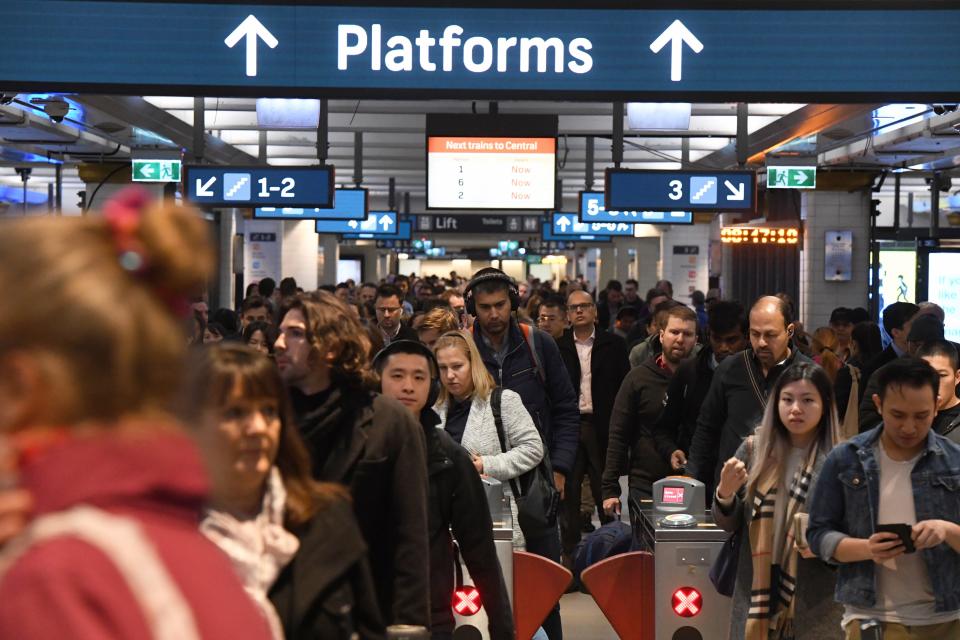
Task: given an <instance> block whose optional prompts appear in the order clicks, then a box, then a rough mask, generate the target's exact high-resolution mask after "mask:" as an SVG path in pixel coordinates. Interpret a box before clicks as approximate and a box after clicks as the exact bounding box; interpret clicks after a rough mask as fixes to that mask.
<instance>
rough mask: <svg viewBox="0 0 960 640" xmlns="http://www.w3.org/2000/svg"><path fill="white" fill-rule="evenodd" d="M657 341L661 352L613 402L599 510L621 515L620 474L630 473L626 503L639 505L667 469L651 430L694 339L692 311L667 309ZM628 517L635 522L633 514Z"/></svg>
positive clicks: (625, 381)
mask: <svg viewBox="0 0 960 640" xmlns="http://www.w3.org/2000/svg"><path fill="white" fill-rule="evenodd" d="M660 341H661V344H662V345H663V353H661V354H660V355H659V356H651V357H649V358H648V359H647V360H645V361H644V362H643V363H641V364H640V366H639V367H634V368H633V369H631V370H630V373H628V374H627V376H626V377H625V378H624V379H623V384H622V385H620V390H619V391H618V392H617V398H616V400H615V401H614V404H613V411H612V413H611V416H610V435H609V442H608V444H607V460H606V466H605V467H604V471H603V482H602V491H603V509H604V511H606V512H607V513H608V514H610V515H614V516H619V514H620V511H621V505H620V476H621V475H623V474H624V473H628V472H629V474H630V503H631V504H634V503H636V504H639V501H640V500H641V499H643V498H650V497H652V495H653V483H654V482H656V481H657V480H659V479H661V478H663V477H665V476H666V475H667V474H669V473H670V467H669V466H668V465H667V464H666V462H664V460H663V459H662V458H661V457H660V455H659V454H658V453H657V450H656V447H655V446H654V442H653V433H652V430H653V425H654V423H656V421H657V419H658V418H659V417H660V412H661V411H662V410H663V396H664V394H665V393H666V391H667V385H668V384H669V382H670V378H671V377H673V374H674V372H675V371H676V370H677V367H679V366H680V363H681V362H683V361H684V360H685V359H687V358H688V357H690V354H691V353H692V352H693V346H694V345H695V344H696V343H697V316H696V314H695V313H694V312H693V310H692V309H690V308H689V307H684V306H682V305H679V306H676V307H672V308H671V309H670V310H669V311H667V316H666V321H665V322H664V326H663V329H661V330H660ZM636 515H637V514H631V516H634V517H635V516H636ZM631 521H634V522H635V521H636V520H635V519H634V518H633V517H632V518H631Z"/></svg>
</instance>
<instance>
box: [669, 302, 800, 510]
mask: <svg viewBox="0 0 960 640" xmlns="http://www.w3.org/2000/svg"><path fill="white" fill-rule="evenodd" d="M793 332H794V325H793V317H792V311H791V307H790V304H789V303H788V302H786V301H784V300H781V299H780V298H777V297H776V296H764V297H762V298H760V299H759V300H757V302H756V303H755V304H754V305H753V308H751V309H750V347H751V348H750V349H747V350H746V351H742V352H741V353H740V354H739V355H736V356H734V357H729V358H727V359H726V360H724V361H723V362H721V363H720V365H719V366H717V368H716V370H715V371H714V375H713V382H711V383H710V389H709V390H708V391H707V397H706V399H705V400H704V401H703V407H702V408H701V409H700V417H699V418H698V420H697V428H696V430H695V431H694V434H693V441H692V443H691V445H690V458H689V460H688V462H687V473H688V475H690V476H692V477H694V478H697V479H698V480H700V481H701V482H703V483H704V484H705V485H707V495H711V492H712V491H713V487H715V486H716V482H717V481H718V480H719V478H720V469H721V468H722V467H723V463H724V462H726V461H727V460H729V459H730V458H731V457H733V454H734V453H736V451H737V448H738V447H739V446H740V443H741V442H743V439H744V438H746V437H747V436H749V435H752V434H753V431H754V429H755V428H756V426H757V424H759V423H760V418H761V416H762V415H763V411H764V408H765V407H766V404H767V398H768V396H769V395H770V390H771V389H772V388H773V385H774V383H775V382H776V381H777V378H778V377H779V376H780V374H781V373H782V372H783V370H784V369H786V368H787V367H789V366H790V365H792V364H795V363H798V362H812V360H810V358H808V357H806V356H805V355H803V354H802V353H799V352H798V351H796V350H795V349H793V348H791V346H790V340H791V338H793Z"/></svg>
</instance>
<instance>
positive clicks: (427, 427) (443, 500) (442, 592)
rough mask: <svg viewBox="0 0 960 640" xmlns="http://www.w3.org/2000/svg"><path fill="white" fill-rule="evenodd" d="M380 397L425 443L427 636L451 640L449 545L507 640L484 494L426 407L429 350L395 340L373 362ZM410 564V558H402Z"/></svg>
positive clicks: (436, 389) (432, 378)
mask: <svg viewBox="0 0 960 640" xmlns="http://www.w3.org/2000/svg"><path fill="white" fill-rule="evenodd" d="M373 366H374V369H376V371H377V373H379V374H380V389H381V392H382V393H383V395H385V396H388V397H391V398H394V399H395V400H398V401H399V402H400V403H401V404H403V405H404V406H405V407H406V408H407V409H408V410H409V411H410V412H411V413H412V414H413V415H414V416H415V417H416V418H418V419H419V420H420V424H421V425H422V426H423V430H424V435H425V437H426V441H427V474H428V477H429V481H430V493H429V499H428V501H427V511H428V534H429V542H430V609H431V611H430V617H431V633H432V635H431V637H432V638H433V639H434V640H449V639H450V638H452V636H453V631H454V619H453V611H452V609H451V601H452V598H453V593H454V588H455V587H459V586H462V585H458V584H457V579H456V576H457V575H458V573H457V572H456V571H455V570H454V567H455V563H456V562H458V560H457V559H456V558H455V557H454V547H453V544H452V539H451V530H452V532H453V535H452V538H453V539H455V540H456V542H457V545H458V546H459V550H460V554H461V555H462V556H463V560H464V562H465V563H466V565H467V569H468V570H469V572H470V577H471V578H472V579H473V582H474V586H476V587H477V589H478V590H479V591H480V594H481V598H482V601H483V605H484V607H485V608H486V611H487V617H488V625H489V634H490V638H492V639H494V640H513V638H514V627H513V613H512V611H511V608H510V600H509V597H508V594H507V587H506V583H505V582H504V580H503V572H502V571H501V570H500V562H499V560H498V559H497V550H496V547H495V546H494V542H493V522H492V520H491V517H490V508H489V506H488V505H487V498H486V492H485V491H484V488H483V484H482V482H481V480H480V475H479V474H478V473H477V471H476V469H475V468H474V465H473V461H472V460H471V457H470V454H469V453H467V451H466V450H465V449H464V448H463V447H461V446H460V445H458V444H457V443H456V442H454V441H453V439H452V438H451V437H450V436H449V435H448V434H447V433H446V432H445V431H444V430H443V429H438V428H437V425H438V424H440V416H438V415H437V414H436V412H435V411H434V410H433V405H434V404H435V403H436V401H437V396H438V395H439V394H440V367H439V365H438V364H437V360H436V357H435V356H434V355H433V352H432V351H430V349H429V348H428V347H427V346H426V345H424V344H422V343H420V342H416V341H414V340H396V341H394V342H391V343H390V344H389V345H388V346H386V347H384V348H383V350H381V351H380V352H379V353H378V354H377V355H376V356H374V359H373ZM409 560H410V562H417V561H418V559H417V558H410V559H409Z"/></svg>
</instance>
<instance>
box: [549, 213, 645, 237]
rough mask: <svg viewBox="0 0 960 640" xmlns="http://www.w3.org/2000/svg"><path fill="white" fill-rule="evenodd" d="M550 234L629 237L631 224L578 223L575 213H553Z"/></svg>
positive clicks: (631, 230) (631, 234) (631, 233)
mask: <svg viewBox="0 0 960 640" xmlns="http://www.w3.org/2000/svg"><path fill="white" fill-rule="evenodd" d="M550 232H551V233H552V234H553V235H555V236H583V235H606V236H630V237H631V238H632V237H633V223H632V222H580V221H579V220H578V219H577V214H576V213H561V212H555V213H554V214H553V215H552V216H551V225H550Z"/></svg>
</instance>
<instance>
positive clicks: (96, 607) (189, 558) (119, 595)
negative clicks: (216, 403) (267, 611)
mask: <svg viewBox="0 0 960 640" xmlns="http://www.w3.org/2000/svg"><path fill="white" fill-rule="evenodd" d="M20 484H21V485H22V486H23V487H24V488H26V489H28V490H29V491H30V492H31V493H32V494H33V497H34V500H35V516H36V517H37V520H36V523H37V525H39V524H40V523H41V522H43V516H46V515H51V514H62V513H65V512H67V511H68V510H71V509H74V508H75V507H81V506H84V505H88V506H91V507H94V508H95V509H96V510H97V511H96V512H95V514H94V515H97V514H99V515H100V516H106V518H103V517H100V518H99V520H100V521H103V520H108V521H109V517H110V516H119V517H120V518H122V521H123V523H124V524H125V525H126V526H128V525H129V524H130V523H133V524H134V525H136V527H138V532H137V535H136V536H135V537H139V539H140V540H141V541H142V542H145V543H146V544H145V546H144V547H143V548H142V549H141V550H140V551H136V550H134V551H132V552H131V549H135V546H134V545H132V544H129V540H130V537H129V536H128V537H126V538H124V537H123V536H121V535H119V533H120V531H119V529H120V528H123V527H114V529H108V532H110V533H112V532H114V531H116V533H117V534H118V535H116V538H115V540H116V541H115V542H114V543H113V544H114V545H115V547H114V548H111V545H110V544H108V545H106V549H104V548H103V547H102V546H98V545H95V544H91V543H89V542H86V541H84V540H83V539H81V537H78V536H76V535H58V536H53V537H49V538H47V539H44V540H42V541H39V542H36V543H34V544H32V545H31V546H30V547H29V548H27V549H26V550H25V551H24V552H23V553H22V554H21V555H19V557H17V558H16V559H15V560H14V562H13V564H12V565H11V566H10V567H9V569H8V570H7V571H6V573H4V574H3V577H2V581H0V638H17V639H18V640H31V639H34V638H36V639H48V638H71V639H73V640H87V639H89V640H94V639H96V640H110V639H114V638H116V639H117V640H119V639H121V638H122V639H123V640H140V639H143V640H148V639H149V640H153V639H154V638H156V637H157V636H158V635H163V634H157V633H156V632H155V630H156V628H157V626H156V624H154V625H153V629H154V630H153V631H152V630H151V623H150V620H151V619H152V618H151V617H150V616H149V614H148V613H147V611H148V610H149V607H145V606H144V602H143V599H141V598H138V597H135V595H134V590H133V589H132V587H131V583H130V582H129V581H128V579H129V577H130V576H129V574H128V573H125V572H121V570H120V569H119V568H118V563H117V562H116V561H115V558H116V557H118V556H116V555H115V554H119V555H124V554H125V556H126V557H127V558H128V559H132V562H131V563H129V565H128V566H132V567H133V569H134V573H136V572H137V571H139V570H141V569H143V570H147V569H149V565H150V563H149V562H147V561H145V560H144V558H145V556H152V557H154V558H155V559H158V560H159V562H158V563H156V565H155V566H159V567H161V568H162V569H165V572H164V571H162V570H161V571H160V573H161V574H163V573H165V574H166V576H167V577H168V578H169V582H170V583H172V587H173V589H172V591H173V592H174V594H176V592H178V591H179V596H180V598H179V599H180V600H181V603H182V604H185V605H186V606H185V607H182V608H181V610H186V611H188V612H189V613H188V615H187V616H186V618H187V619H188V620H189V619H190V617H191V615H192V622H191V624H190V626H192V627H193V628H194V629H195V634H192V635H195V636H197V637H199V638H202V639H203V640H213V639H220V638H222V639H223V640H228V639H229V640H234V639H237V638H243V639H248V638H249V639H251V640H261V639H263V640H268V639H269V638H270V634H269V631H268V629H267V625H266V623H265V622H264V620H263V619H262V617H261V615H260V613H259V612H258V611H257V610H256V608H255V607H254V605H253V604H252V603H251V602H250V600H249V598H248V596H247V595H246V593H245V592H244V590H243V588H242V587H241V586H240V582H239V581H238V579H237V577H236V576H235V575H234V572H233V569H232V568H231V566H230V564H229V562H228V560H227V559H226V557H225V556H224V555H223V554H222V553H221V552H220V551H219V550H218V549H217V548H216V547H215V546H214V545H213V544H212V543H210V542H209V541H208V540H207V539H206V538H204V536H202V535H201V534H200V533H199V531H198V529H197V524H198V522H199V517H200V508H201V506H202V504H203V502H204V499H205V496H206V491H207V483H206V478H205V476H204V473H203V468H202V465H201V461H200V458H199V455H198V453H197V451H196V450H195V448H194V447H193V444H192V443H191V441H190V440H189V439H188V438H187V437H186V436H184V435H181V434H179V433H175V432H172V431H168V432H165V433H162V434H159V433H155V432H153V433H150V434H143V435H136V436H134V435H126V434H121V433H120V432H113V433H109V434H104V435H96V436H90V437H68V438H67V439H66V440H64V441H62V442H59V443H58V444H56V445H53V446H51V447H49V448H47V449H45V450H43V451H42V452H40V453H38V454H37V455H35V456H33V457H32V459H30V460H27V461H25V462H24V464H23V465H22V467H21V469H20ZM49 520H50V518H47V521H49ZM107 538H108V539H110V536H107ZM123 540H127V541H128V543H127V544H124V542H123ZM15 544H16V541H14V542H12V543H10V545H11V546H10V547H8V548H7V549H6V550H5V553H6V554H8V555H9V552H10V550H11V548H13V545H15ZM143 551H148V552H149V553H143ZM160 577H163V576H160ZM156 578H157V575H156V574H153V575H149V574H148V575H147V579H146V580H145V581H144V584H145V585H146V589H145V590H144V591H145V592H146V593H150V592H151V591H156V590H157V589H156V586H155V585H157V584H158V582H163V581H162V580H159V581H158V580H157V579H156ZM163 606H165V605H164V604H163V603H162V602H161V607H163ZM164 610H166V609H164ZM161 626H162V625H161Z"/></svg>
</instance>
